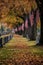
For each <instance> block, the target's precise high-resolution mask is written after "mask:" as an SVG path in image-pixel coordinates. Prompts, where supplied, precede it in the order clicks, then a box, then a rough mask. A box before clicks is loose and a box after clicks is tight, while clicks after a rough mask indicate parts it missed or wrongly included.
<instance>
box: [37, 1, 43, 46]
mask: <svg viewBox="0 0 43 65" xmlns="http://www.w3.org/2000/svg"><path fill="white" fill-rule="evenodd" d="M36 3H37V6H38V8H39V11H40V20H41V34H40V40H39V43H38V44H39V45H43V1H42V0H36Z"/></svg>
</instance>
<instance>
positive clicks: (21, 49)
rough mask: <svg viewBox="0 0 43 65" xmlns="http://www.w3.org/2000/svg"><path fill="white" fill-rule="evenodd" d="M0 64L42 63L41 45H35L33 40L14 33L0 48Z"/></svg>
mask: <svg viewBox="0 0 43 65" xmlns="http://www.w3.org/2000/svg"><path fill="white" fill-rule="evenodd" d="M0 65H43V46H35V41H29V40H28V39H26V38H23V37H22V36H19V35H14V37H13V39H12V40H11V41H9V42H8V43H7V44H6V45H5V46H4V47H3V48H0Z"/></svg>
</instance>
